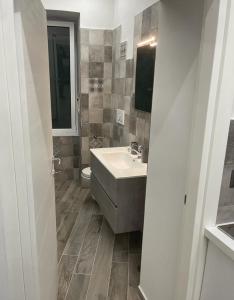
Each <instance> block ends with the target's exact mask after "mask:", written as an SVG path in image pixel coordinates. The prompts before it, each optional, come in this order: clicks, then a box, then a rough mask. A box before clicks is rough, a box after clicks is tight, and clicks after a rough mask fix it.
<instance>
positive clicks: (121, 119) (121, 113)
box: [116, 109, 124, 125]
mask: <svg viewBox="0 0 234 300" xmlns="http://www.w3.org/2000/svg"><path fill="white" fill-rule="evenodd" d="M116 123H118V124H121V125H124V110H122V109H117V110H116Z"/></svg>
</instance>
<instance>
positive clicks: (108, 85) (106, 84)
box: [103, 78, 112, 94]
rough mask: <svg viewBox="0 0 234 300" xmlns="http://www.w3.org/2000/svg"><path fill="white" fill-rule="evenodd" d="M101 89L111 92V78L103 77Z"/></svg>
mask: <svg viewBox="0 0 234 300" xmlns="http://www.w3.org/2000/svg"><path fill="white" fill-rule="evenodd" d="M103 91H104V93H107V94H108V93H111V91H112V79H110V78H105V79H104V84H103Z"/></svg>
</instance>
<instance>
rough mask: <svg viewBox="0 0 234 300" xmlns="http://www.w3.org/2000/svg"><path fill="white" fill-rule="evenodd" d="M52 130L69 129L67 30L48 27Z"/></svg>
mask: <svg viewBox="0 0 234 300" xmlns="http://www.w3.org/2000/svg"><path fill="white" fill-rule="evenodd" d="M48 44H49V64H50V92H51V109H52V126H53V129H59V128H71V84H70V35H69V28H67V27H57V26H48Z"/></svg>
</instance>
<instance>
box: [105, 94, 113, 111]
mask: <svg viewBox="0 0 234 300" xmlns="http://www.w3.org/2000/svg"><path fill="white" fill-rule="evenodd" d="M111 98H112V97H111V94H104V95H103V108H112V99H111Z"/></svg>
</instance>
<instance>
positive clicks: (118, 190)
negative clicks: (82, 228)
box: [91, 153, 146, 233]
mask: <svg viewBox="0 0 234 300" xmlns="http://www.w3.org/2000/svg"><path fill="white" fill-rule="evenodd" d="M91 169H92V177H91V193H92V195H93V196H94V198H95V200H96V201H97V203H98V204H99V206H100V208H101V211H102V213H103V215H104V216H105V218H106V220H107V221H108V223H109V224H110V226H111V228H112V230H113V232H114V233H123V232H131V231H137V230H142V228H143V220H144V206H145V191H146V176H137V177H119V178H116V177H115V176H114V175H113V174H112V173H111V172H110V171H109V170H108V168H107V167H106V166H104V165H103V164H102V163H101V162H100V161H99V159H98V158H97V157H96V156H95V155H94V154H93V153H91Z"/></svg>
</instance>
